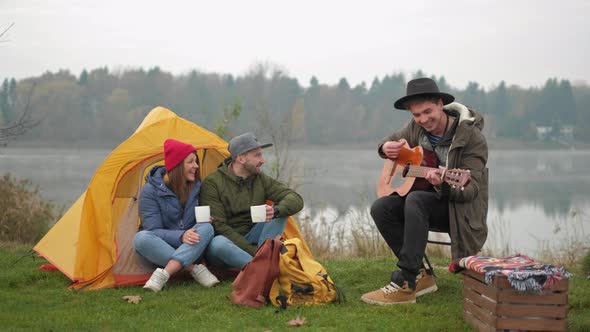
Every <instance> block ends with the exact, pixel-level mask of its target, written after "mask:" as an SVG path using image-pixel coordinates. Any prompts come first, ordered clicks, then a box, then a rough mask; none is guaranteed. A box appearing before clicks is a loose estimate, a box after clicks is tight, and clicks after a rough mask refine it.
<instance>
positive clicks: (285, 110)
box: [0, 65, 590, 145]
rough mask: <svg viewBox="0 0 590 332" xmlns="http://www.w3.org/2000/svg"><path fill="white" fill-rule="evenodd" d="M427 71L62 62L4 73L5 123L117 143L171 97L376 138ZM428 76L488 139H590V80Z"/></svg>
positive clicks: (276, 123) (245, 123)
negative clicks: (306, 71)
mask: <svg viewBox="0 0 590 332" xmlns="http://www.w3.org/2000/svg"><path fill="white" fill-rule="evenodd" d="M424 76H427V75H425V74H424V73H423V72H421V71H418V72H416V73H414V74H413V75H412V77H406V75H404V74H402V73H396V74H390V75H385V76H384V77H382V78H379V77H376V78H375V79H374V80H373V81H372V82H371V84H370V86H367V84H366V83H364V82H363V83H361V84H359V85H357V86H350V85H349V83H348V81H347V80H346V78H342V79H341V80H340V81H339V82H338V84H335V85H329V84H322V83H321V82H320V81H319V80H318V79H317V78H316V77H313V78H312V79H311V80H310V82H309V84H308V86H307V87H304V86H302V85H301V84H300V83H299V82H298V80H297V79H296V78H293V77H291V76H289V75H288V74H286V73H285V72H283V71H281V70H280V69H278V68H274V67H272V66H269V65H256V66H254V67H252V68H251V69H250V70H249V71H248V72H246V73H245V74H243V75H241V76H233V75H229V74H219V73H204V72H200V71H196V70H195V71H191V72H189V73H187V74H183V75H177V76H174V75H172V74H171V73H169V72H166V71H163V70H161V69H160V68H159V67H154V68H151V69H148V70H144V69H127V70H119V71H112V70H109V69H108V68H106V67H105V68H97V69H92V70H83V71H82V72H81V73H80V74H79V75H75V74H72V73H71V72H69V71H68V70H61V71H58V72H47V73H44V74H42V75H41V76H39V77H31V78H26V79H21V80H18V81H17V80H16V79H14V78H6V79H4V81H3V83H2V86H1V88H0V124H2V125H4V126H6V125H8V124H10V123H11V122H12V121H15V120H16V119H19V112H20V110H22V109H24V108H25V104H26V109H27V110H28V111H29V112H30V116H31V117H32V118H33V119H34V120H35V123H37V125H36V126H35V127H34V128H31V129H30V130H29V131H28V132H27V133H26V134H25V135H24V136H21V137H20V140H23V141H43V142H47V143H49V144H55V145H59V144H63V143H71V142H88V143H91V144H92V143H93V144H104V143H105V142H107V143H111V142H112V143H115V142H120V141H122V140H124V139H125V138H127V137H128V136H129V135H131V134H132V133H133V132H134V130H135V128H136V127H137V126H138V125H139V123H140V122H141V121H142V119H143V118H144V117H145V116H146V114H147V113H148V112H149V111H150V110H151V109H152V108H154V107H156V106H164V107H166V108H169V109H171V110H172V111H174V112H175V113H177V114H178V115H180V116H182V117H184V118H186V119H188V120H190V121H193V122H195V123H197V124H199V125H200V126H203V127H205V128H207V129H210V130H214V128H219V127H220V126H221V127H223V128H224V133H225V134H227V135H228V136H232V135H234V134H236V133H239V132H242V131H246V130H248V131H255V132H256V133H257V134H258V135H260V136H261V137H264V136H265V135H266V134H268V133H269V132H270V130H271V128H280V130H281V132H282V133H283V134H284V137H287V138H288V140H289V141H290V142H291V143H292V142H296V143H303V144H340V143H348V144H350V143H362V142H374V141H377V140H378V139H380V138H381V137H383V136H385V135H386V134H388V133H389V132H390V131H392V130H395V129H399V128H401V126H403V125H404V124H405V123H406V122H407V121H408V120H409V119H410V116H409V114H408V113H407V112H403V111H395V110H394V109H393V102H394V100H396V99H397V98H398V97H400V96H403V95H404V94H405V87H406V82H407V81H408V80H409V79H411V78H413V77H424ZM431 77H432V78H433V79H434V80H435V81H436V82H437V83H438V85H439V87H440V89H441V90H442V91H446V92H449V93H451V94H453V95H454V96H455V97H456V100H457V101H459V102H461V103H463V104H465V105H467V106H469V107H471V108H474V109H475V110H478V111H479V112H481V113H482V114H483V115H484V117H485V131H484V132H485V134H486V135H487V136H488V137H489V138H491V139H493V138H511V139H519V140H537V139H539V136H538V133H539V128H540V127H544V128H548V130H549V133H550V134H551V133H553V135H554V136H557V135H558V134H559V133H560V130H562V129H563V128H570V130H572V131H573V132H572V133H573V134H572V135H573V138H574V139H576V140H579V141H589V140H590V133H589V132H588V130H587V129H588V128H587V127H588V123H590V87H589V86H588V85H585V84H576V85H572V84H571V83H570V82H569V81H568V80H566V79H563V80H558V79H556V78H549V79H548V80H547V81H546V83H545V84H544V85H543V86H542V87H529V88H523V87H519V86H516V85H508V84H506V83H505V82H504V81H502V82H500V83H499V84H498V85H497V86H495V87H493V88H490V89H488V90H486V89H484V88H483V87H482V86H480V85H479V84H478V83H477V82H475V81H473V82H469V84H468V85H467V86H466V87H465V89H457V88H454V87H451V86H450V85H449V84H448V82H447V81H446V79H445V77H444V76H440V77H436V76H431ZM236 110H238V111H237V112H236ZM228 114H233V115H234V117H235V118H236V119H235V120H234V121H232V123H231V124H228V123H224V122H227V121H228V116H227V115H228ZM0 127H1V126H0ZM550 136H551V135H549V137H550Z"/></svg>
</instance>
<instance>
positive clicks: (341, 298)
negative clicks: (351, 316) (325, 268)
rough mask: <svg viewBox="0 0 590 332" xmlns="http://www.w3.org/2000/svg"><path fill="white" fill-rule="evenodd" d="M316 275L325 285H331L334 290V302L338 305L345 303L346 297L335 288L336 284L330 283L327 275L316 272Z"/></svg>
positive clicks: (339, 289) (338, 288)
mask: <svg viewBox="0 0 590 332" xmlns="http://www.w3.org/2000/svg"><path fill="white" fill-rule="evenodd" d="M318 275H319V276H320V277H322V278H323V279H324V282H325V283H327V284H328V285H332V287H334V289H335V290H336V301H337V302H338V303H343V302H346V295H345V294H344V292H343V291H342V289H341V288H340V287H338V286H336V284H334V283H333V282H331V281H330V279H328V275H327V274H325V273H321V272H318Z"/></svg>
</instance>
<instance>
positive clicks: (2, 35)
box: [0, 22, 14, 43]
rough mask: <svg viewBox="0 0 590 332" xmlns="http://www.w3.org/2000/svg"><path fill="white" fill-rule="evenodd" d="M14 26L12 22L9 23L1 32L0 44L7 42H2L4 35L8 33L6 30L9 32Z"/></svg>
mask: <svg viewBox="0 0 590 332" xmlns="http://www.w3.org/2000/svg"><path fill="white" fill-rule="evenodd" d="M13 25H14V22H13V23H11V24H10V25H9V26H8V28H6V29H4V31H2V33H0V42H2V43H3V42H6V41H7V40H2V38H3V37H4V35H5V34H6V33H7V32H8V30H10V28H12V26H13Z"/></svg>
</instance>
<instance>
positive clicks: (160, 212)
mask: <svg viewBox="0 0 590 332" xmlns="http://www.w3.org/2000/svg"><path fill="white" fill-rule="evenodd" d="M165 173H166V168H165V167H164V166H154V167H153V168H152V169H151V170H150V172H149V173H148V175H147V176H146V177H145V179H146V184H145V185H144V186H143V188H142V189H141V194H140V195H139V216H140V217H141V229H142V230H147V231H152V232H154V233H155V234H156V235H157V236H159V237H160V238H162V239H163V240H164V241H166V242H167V243H168V244H170V245H171V246H172V247H174V248H178V247H179V246H180V245H181V244H182V240H181V237H182V234H183V233H184V231H185V230H187V229H189V228H192V227H193V226H194V225H195V223H196V221H195V206H197V205H198V204H199V201H198V197H199V192H200V191H201V181H199V182H197V183H195V186H194V187H193V190H192V191H191V193H190V195H189V197H188V201H187V202H186V205H185V208H184V211H182V208H181V206H180V200H179V199H178V197H176V194H174V192H172V190H170V188H168V186H166V184H165V183H164V179H163V177H164V174H165Z"/></svg>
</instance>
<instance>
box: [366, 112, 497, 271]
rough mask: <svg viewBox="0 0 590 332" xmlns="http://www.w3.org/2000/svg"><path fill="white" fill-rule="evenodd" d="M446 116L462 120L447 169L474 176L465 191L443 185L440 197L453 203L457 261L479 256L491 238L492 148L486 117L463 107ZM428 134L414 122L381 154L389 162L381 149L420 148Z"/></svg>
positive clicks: (453, 249)
mask: <svg viewBox="0 0 590 332" xmlns="http://www.w3.org/2000/svg"><path fill="white" fill-rule="evenodd" d="M444 110H445V112H447V113H453V114H455V115H458V116H459V124H458V125H457V129H456V131H455V135H454V137H453V141H452V143H451V146H450V148H449V151H448V154H447V168H460V169H464V170H469V171H470V172H471V180H470V182H469V183H468V184H467V186H465V188H464V190H460V189H458V188H451V186H449V185H448V184H447V183H443V185H442V187H441V190H440V191H439V194H440V196H441V198H443V199H444V198H446V199H448V200H449V227H450V237H451V242H452V245H451V254H452V256H453V259H456V258H461V257H465V256H470V255H475V254H476V253H477V252H479V251H480V250H481V248H482V247H483V245H484V243H485V241H486V238H487V235H488V227H487V221H486V220H487V214H488V169H487V167H486V163H487V160H488V146H487V143H486V139H485V137H484V136H483V134H482V133H481V130H482V129H483V117H482V116H481V115H480V114H478V113H476V112H475V111H473V110H471V109H468V108H467V107H465V106H464V105H461V104H459V103H451V104H449V105H446V106H445V107H444ZM425 136H426V131H425V130H424V129H423V128H422V127H420V126H419V125H418V124H417V123H416V122H415V121H413V120H411V121H410V122H409V123H408V124H407V125H406V126H405V127H404V128H403V129H402V130H400V131H398V132H395V133H393V134H391V135H389V136H388V137H385V138H384V139H383V141H382V142H381V143H380V144H379V147H378V152H379V155H380V156H381V157H382V158H385V155H384V154H383V152H382V150H381V147H382V146H383V144H384V143H385V142H387V141H397V140H399V139H401V138H404V139H406V141H408V144H409V145H410V146H411V147H414V146H417V145H419V144H420V141H421V140H422V139H424V137H425Z"/></svg>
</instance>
